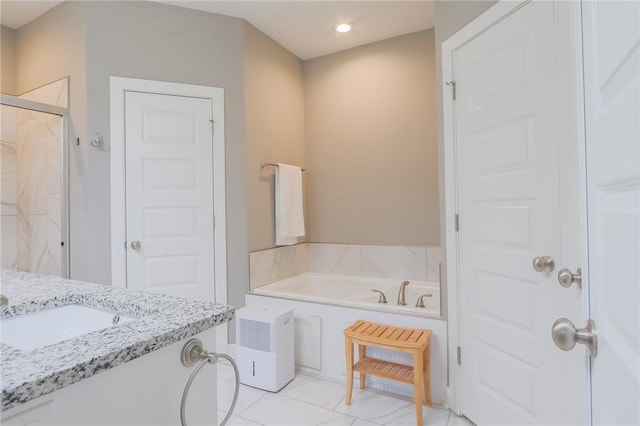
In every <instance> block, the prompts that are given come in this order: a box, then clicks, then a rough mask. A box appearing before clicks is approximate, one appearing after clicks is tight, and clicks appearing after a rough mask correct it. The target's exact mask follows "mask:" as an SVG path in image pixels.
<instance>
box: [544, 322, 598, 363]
mask: <svg viewBox="0 0 640 426" xmlns="http://www.w3.org/2000/svg"><path fill="white" fill-rule="evenodd" d="M551 336H552V337H553V342H554V343H555V344H556V346H557V347H559V348H560V349H562V350H563V351H570V350H571V349H573V348H574V347H575V346H576V343H581V344H583V345H585V346H586V347H587V348H588V349H589V353H590V354H591V356H592V357H595V356H596V355H598V335H597V334H596V323H595V322H594V321H593V320H588V321H587V326H586V327H585V328H576V326H575V325H573V323H572V322H571V321H569V320H568V319H566V318H560V319H559V320H557V321H556V322H554V323H553V327H551Z"/></svg>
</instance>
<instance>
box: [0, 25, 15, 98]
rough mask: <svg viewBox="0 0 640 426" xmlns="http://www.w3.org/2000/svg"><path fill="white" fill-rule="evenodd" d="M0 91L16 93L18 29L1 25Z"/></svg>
mask: <svg viewBox="0 0 640 426" xmlns="http://www.w3.org/2000/svg"><path fill="white" fill-rule="evenodd" d="M0 51H1V53H0V58H1V59H0V93H5V94H7V95H14V96H15V95H16V31H15V30H14V29H12V28H9V27H5V26H4V25H0Z"/></svg>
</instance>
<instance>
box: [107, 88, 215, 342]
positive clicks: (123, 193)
mask: <svg viewBox="0 0 640 426" xmlns="http://www.w3.org/2000/svg"><path fill="white" fill-rule="evenodd" d="M211 120H212V121H213V123H212V122H211ZM212 125H214V126H215V131H213V132H212V129H213V127H212ZM212 133H213V135H212ZM110 150H111V231H112V232H111V235H112V240H111V260H112V285H114V286H116V287H129V288H137V289H145V290H150V291H159V292H162V293H166V294H171V295H176V296H182V297H189V298H194V299H199V300H207V301H210V302H216V303H222V304H225V303H226V302H227V286H226V285H227V283H226V281H227V279H226V275H227V274H226V227H225V224H226V219H225V168H224V163H225V161H224V158H225V154H224V91H223V89H220V88H214V87H206V86H195V85H187V84H179V83H166V82H159V81H149V80H138V79H129V78H121V77H111V143H110ZM214 221H215V228H214ZM134 241H140V243H141V247H140V248H139V249H138V250H135V249H133V248H132V247H131V243H132V242H134ZM216 336H217V347H218V348H219V349H220V348H222V347H224V345H226V343H227V328H226V327H220V328H219V329H218V332H217V334H216Z"/></svg>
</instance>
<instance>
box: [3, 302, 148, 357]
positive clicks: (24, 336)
mask: <svg viewBox="0 0 640 426" xmlns="http://www.w3.org/2000/svg"><path fill="white" fill-rule="evenodd" d="M136 319H137V318H135V317H131V316H127V315H120V314H117V313H114V312H108V311H103V310H100V309H97V308H92V307H88V306H83V305H67V306H61V307H58V308H53V309H48V310H45V311H39V312H33V313H29V314H25V315H19V316H16V317H11V318H3V319H0V342H2V343H4V344H6V345H9V346H13V347H14V348H16V349H19V350H21V351H32V350H34V349H37V348H41V347H43V346H47V345H52V344H54V343H58V342H62V341H63V340H68V339H73V338H74V337H78V336H82V335H84V334H87V333H91V332H93V331H98V330H104V329H105V328H109V327H114V326H116V325H120V324H124V323H127V322H129V321H133V320H136Z"/></svg>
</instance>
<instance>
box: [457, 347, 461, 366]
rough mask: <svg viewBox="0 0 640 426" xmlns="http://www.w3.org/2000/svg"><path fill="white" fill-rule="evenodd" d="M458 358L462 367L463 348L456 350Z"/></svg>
mask: <svg viewBox="0 0 640 426" xmlns="http://www.w3.org/2000/svg"><path fill="white" fill-rule="evenodd" d="M456 358H457V360H458V365H462V348H461V347H460V346H458V348H457V349H456Z"/></svg>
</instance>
